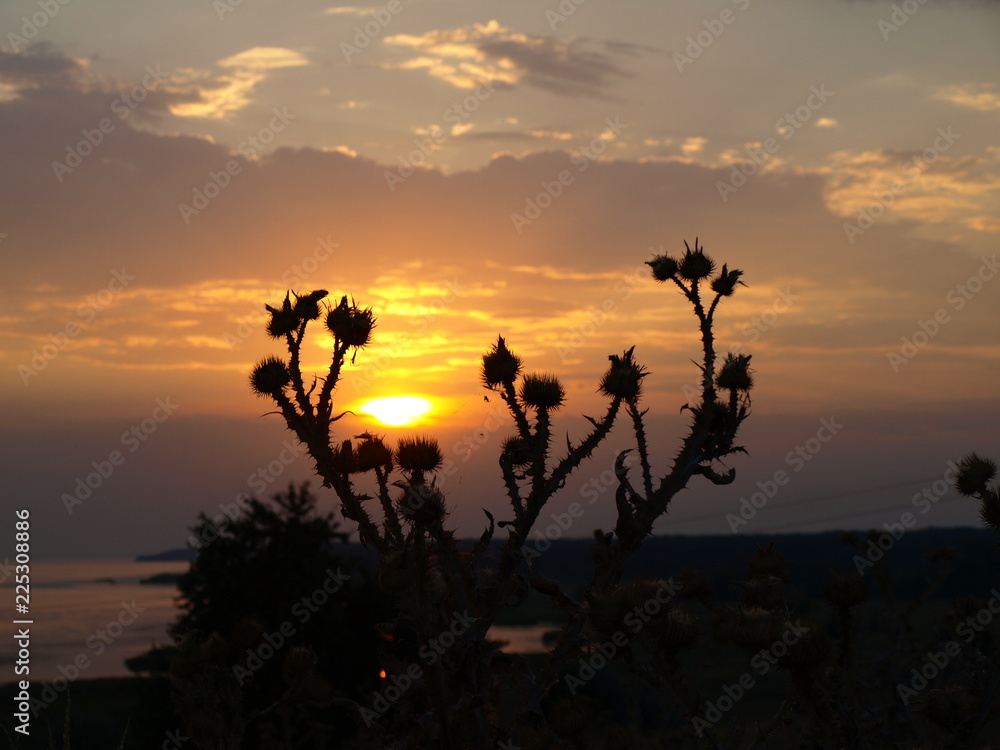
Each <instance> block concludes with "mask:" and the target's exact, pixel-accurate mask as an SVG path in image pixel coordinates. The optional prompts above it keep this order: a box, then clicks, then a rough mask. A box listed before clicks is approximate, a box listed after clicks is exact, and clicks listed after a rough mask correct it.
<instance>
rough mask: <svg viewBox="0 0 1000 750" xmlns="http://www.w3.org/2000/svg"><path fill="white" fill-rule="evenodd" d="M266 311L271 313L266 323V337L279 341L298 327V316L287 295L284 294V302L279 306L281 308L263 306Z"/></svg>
mask: <svg viewBox="0 0 1000 750" xmlns="http://www.w3.org/2000/svg"><path fill="white" fill-rule="evenodd" d="M264 307H266V308H267V311H268V312H269V313H271V317H270V319H269V320H268V321H267V335H268V336H270V337H271V338H273V339H280V338H281V337H283V336H284V335H286V334H289V333H294V332H295V331H296V330H297V329H298V327H299V316H298V315H296V314H295V311H294V309H293V308H292V302H291V300H290V299H288V294H285V300H284V302H282V304H281V308H280V309H279V308H275V307H271V306H270V305H264Z"/></svg>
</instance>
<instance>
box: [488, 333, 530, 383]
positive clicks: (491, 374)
mask: <svg viewBox="0 0 1000 750" xmlns="http://www.w3.org/2000/svg"><path fill="white" fill-rule="evenodd" d="M520 373H521V358H520V357H518V356H517V355H516V354H514V353H513V352H512V351H511V350H510V349H508V348H507V343H506V342H505V341H504V340H503V336H498V337H497V343H495V344H494V345H493V348H492V349H490V351H488V352H486V354H484V355H483V368H482V376H483V385H485V386H486V387H487V388H496V387H497V386H500V385H503V384H504V383H511V382H513V381H514V379H515V378H516V377H517V376H518V375H519V374H520Z"/></svg>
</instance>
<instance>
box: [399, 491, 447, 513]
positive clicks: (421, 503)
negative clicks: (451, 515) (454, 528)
mask: <svg viewBox="0 0 1000 750" xmlns="http://www.w3.org/2000/svg"><path fill="white" fill-rule="evenodd" d="M399 509H400V510H401V511H402V513H403V515H404V516H406V517H407V518H408V519H410V520H411V521H416V522H418V523H431V522H433V521H436V520H439V519H440V518H441V517H442V516H444V514H445V505H444V493H442V492H441V490H439V489H438V488H437V487H431V486H430V485H429V484H416V485H411V486H410V487H407V488H406V489H405V490H404V491H403V494H402V495H401V496H400V498H399Z"/></svg>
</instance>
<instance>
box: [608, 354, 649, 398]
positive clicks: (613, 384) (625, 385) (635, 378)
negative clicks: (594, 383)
mask: <svg viewBox="0 0 1000 750" xmlns="http://www.w3.org/2000/svg"><path fill="white" fill-rule="evenodd" d="M634 350H635V347H634V346H633V347H632V348H631V349H629V350H628V351H627V352H625V353H624V354H623V355H622V356H621V357H619V356H618V355H617V354H611V355H609V356H608V359H609V360H611V366H610V367H608V371H607V372H606V373H604V377H602V378H601V385H600V387H599V388H598V391H600V392H601V393H602V394H603V395H605V396H607V397H608V398H623V399H625V400H626V401H631V400H633V399H637V398H638V397H639V394H640V393H642V379H643V378H644V377H646V376H647V375H648V374H649V372H648V371H647V370H646V368H645V367H643V366H642V365H639V364H636V363H635V361H633V359H632V352H633V351H634Z"/></svg>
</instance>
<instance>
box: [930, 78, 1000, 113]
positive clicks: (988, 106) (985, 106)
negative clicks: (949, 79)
mask: <svg viewBox="0 0 1000 750" xmlns="http://www.w3.org/2000/svg"><path fill="white" fill-rule="evenodd" d="M934 98H935V99H939V100H942V101H946V102H951V103H952V104H955V105H957V106H959V107H969V108H971V109H978V110H979V111H981V112H993V111H995V110H998V109H1000V91H998V90H997V87H996V84H994V83H964V84H953V85H951V86H944V87H942V88H940V89H938V90H937V92H936V93H935V94H934Z"/></svg>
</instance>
